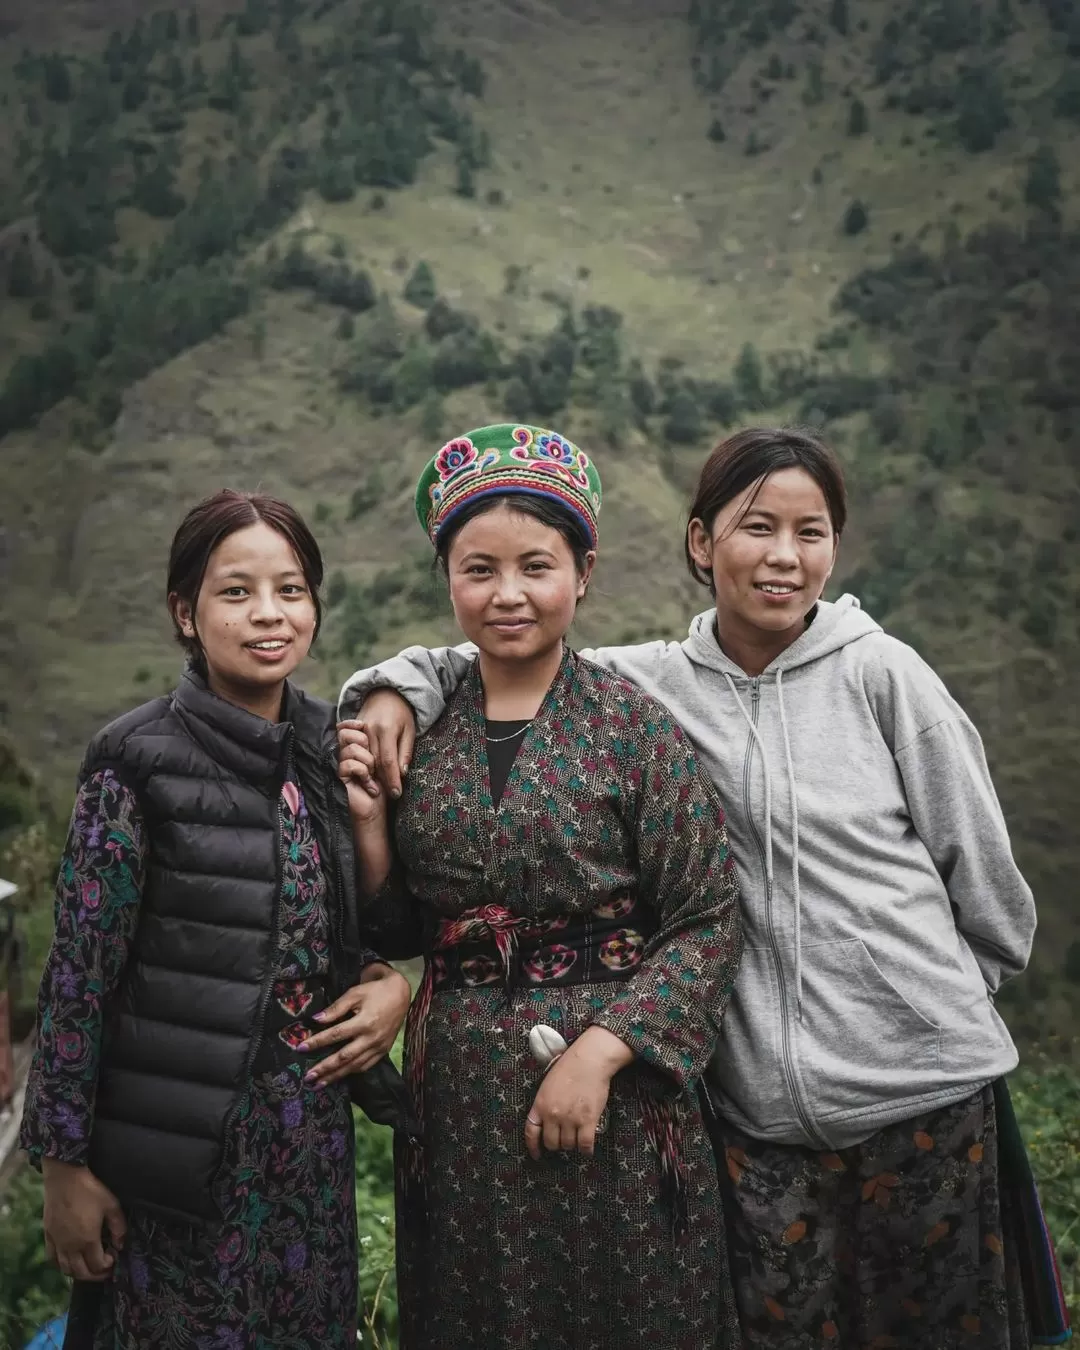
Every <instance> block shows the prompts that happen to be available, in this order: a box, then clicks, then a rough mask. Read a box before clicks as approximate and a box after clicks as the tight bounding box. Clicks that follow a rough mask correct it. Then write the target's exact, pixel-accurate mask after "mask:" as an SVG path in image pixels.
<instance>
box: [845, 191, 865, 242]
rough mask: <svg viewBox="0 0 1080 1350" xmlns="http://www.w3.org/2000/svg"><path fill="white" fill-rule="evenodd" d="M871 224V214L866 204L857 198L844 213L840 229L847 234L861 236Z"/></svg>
mask: <svg viewBox="0 0 1080 1350" xmlns="http://www.w3.org/2000/svg"><path fill="white" fill-rule="evenodd" d="M869 224H870V212H869V210H868V209H867V207H866V205H865V203H863V202H861V201H859V200H858V198H856V200H855V201H853V202H851V203H850V204H849V205H848V208H847V210H846V211H845V212H844V217H843V220H842V221H841V222H840V228H841V229H842V230H843V232H844V233H845V234H861V233H862V232H863V230H865V229H866V228H867V226H868V225H869Z"/></svg>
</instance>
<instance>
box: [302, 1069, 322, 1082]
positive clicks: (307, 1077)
mask: <svg viewBox="0 0 1080 1350" xmlns="http://www.w3.org/2000/svg"><path fill="white" fill-rule="evenodd" d="M318 1081H319V1075H318V1074H317V1073H316V1072H315V1070H314V1069H309V1070H308V1071H307V1073H306V1074H304V1082H305V1083H317V1082H318Z"/></svg>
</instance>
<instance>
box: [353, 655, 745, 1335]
mask: <svg viewBox="0 0 1080 1350" xmlns="http://www.w3.org/2000/svg"><path fill="white" fill-rule="evenodd" d="M396 837H397V844H398V850H399V853H400V857H401V861H402V863H403V865H404V870H405V875H406V878H407V892H406V890H405V889H404V888H402V887H400V886H397V887H395V886H394V885H393V884H390V885H388V886H387V887H385V888H384V889H383V891H382V892H381V893H380V895H379V896H377V897H376V898H375V900H374V901H373V908H374V909H376V910H377V909H378V907H379V906H380V905H381V906H382V907H383V910H384V911H385V912H384V914H383V918H384V919H385V921H386V922H387V924H388V925H389V924H390V922H391V919H390V917H389V915H390V913H391V912H392V913H393V916H394V917H395V918H397V919H400V916H401V913H402V910H403V909H404V907H405V905H406V904H411V905H413V906H414V912H415V915H416V920H417V923H418V925H423V927H424V929H425V931H426V932H427V933H428V934H429V941H428V943H427V946H428V948H429V953H428V962H427V965H428V968H429V969H430V971H431V972H432V973H431V975H430V976H429V977H428V978H430V979H431V980H432V988H433V993H432V995H431V1002H430V1012H429V1015H428V1017H427V1021H426V1028H425V1034H424V1038H423V1039H424V1045H425V1049H424V1056H423V1066H422V1068H423V1088H422V1094H421V1106H422V1114H423V1117H424V1128H425V1142H424V1152H423V1160H422V1172H423V1176H424V1186H425V1193H424V1203H423V1204H422V1205H416V1204H414V1203H413V1202H412V1200H411V1199H410V1196H411V1195H412V1194H413V1193H414V1187H413V1185H412V1183H411V1182H410V1180H409V1169H410V1162H411V1159H410V1158H409V1157H408V1156H407V1150H401V1154H400V1155H399V1229H398V1231H399V1260H398V1279H399V1300H400V1305H401V1313H402V1327H403V1338H402V1345H403V1347H406V1348H407V1350H469V1348H470V1347H476V1348H477V1350H479V1347H484V1350H517V1347H521V1350H525V1347H530V1348H532V1350H571V1348H572V1350H631V1348H632V1347H646V1346H648V1347H656V1346H663V1347H664V1350H715V1348H716V1347H726V1346H729V1345H732V1344H734V1339H733V1338H734V1327H735V1321H734V1313H733V1305H732V1299H731V1288H730V1280H729V1276H728V1271H727V1264H726V1253H725V1240H724V1229H723V1224H722V1220H721V1208H720V1200H719V1194H718V1185H717V1173H716V1163H715V1159H714V1155H713V1152H712V1149H711V1147H710V1142H709V1138H708V1135H707V1132H706V1129H705V1127H704V1125H703V1122H702V1116H701V1112H700V1109H699V1105H698V1098H697V1093H696V1082H697V1079H698V1077H699V1075H700V1074H701V1072H702V1070H703V1068H704V1067H705V1065H706V1063H707V1062H708V1060H709V1058H710V1055H711V1053H712V1049H713V1046H714V1044H715V1040H716V1037H717V1034H718V1032H719V1027H720V1022H721V1018H722V1014H723V1010H724V1007H725V1005H726V1002H727V998H728V995H729V993H730V990H731V986H732V982H733V980H734V976H735V973H736V969H737V966H738V961H739V955H740V952H741V931H740V928H739V920H738V894H737V887H736V881H735V874H734V869H733V867H732V864H731V860H730V858H729V856H728V847H727V839H726V834H725V829H724V825H723V812H722V810H721V807H720V803H719V800H718V798H717V795H716V792H715V789H714V788H713V786H712V784H711V783H709V782H708V780H707V779H705V778H704V777H703V776H702V775H701V774H700V773H699V771H698V769H697V765H696V763H695V760H694V756H693V754H692V752H691V751H690V749H689V746H688V744H687V742H686V740H685V738H684V737H683V734H682V732H681V731H680V729H679V728H678V727H677V726H676V725H675V724H674V723H673V722H672V719H671V717H670V714H668V713H667V711H666V710H665V709H663V708H662V707H661V706H660V705H659V704H657V703H655V702H653V701H652V700H651V699H649V698H648V697H647V696H646V695H644V694H643V693H641V692H640V691H639V690H637V689H634V688H632V687H631V686H629V685H627V684H625V683H624V682H623V681H621V680H619V679H618V678H616V677H614V676H612V675H610V674H608V673H607V672H606V671H603V670H600V669H599V668H598V667H596V666H593V665H591V664H590V663H588V662H586V661H583V660H581V659H579V658H577V657H575V656H573V655H572V654H567V656H566V658H565V660H564V663H563V666H562V668H561V670H560V672H559V674H558V675H557V676H556V679H555V681H554V683H553V685H552V687H551V690H550V691H549V694H548V696H547V699H546V701H545V703H544V705H543V707H542V708H541V710H540V712H539V713H538V714H537V716H536V718H535V719H534V721H533V722H532V724H531V726H530V727H529V728H528V730H527V731H526V732H525V734H524V735H523V737H522V738H521V741H520V749H519V750H518V752H517V755H516V758H515V760H514V763H513V766H512V768H511V770H510V773H509V776H508V778H507V780H506V784H505V788H504V790H503V793H502V795H501V798H500V799H499V800H498V802H493V800H492V796H491V791H490V776H489V764H488V758H487V753H486V749H485V719H484V705H483V690H482V686H481V682H480V677H479V669H478V667H477V668H474V670H473V672H472V675H471V676H470V678H469V679H468V680H467V681H466V682H465V683H464V684H463V685H462V686H461V688H460V689H459V690H458V692H457V694H456V695H455V696H454V698H453V699H452V700H451V702H450V705H449V706H448V708H447V710H446V712H445V714H444V715H443V717H442V718H441V719H440V721H439V723H438V724H437V725H436V726H435V727H434V728H433V729H432V730H431V731H430V732H429V733H428V735H427V736H425V737H424V738H423V739H422V740H421V741H420V742H419V744H418V745H417V747H416V753H415V756H414V759H413V768H412V770H411V772H410V774H409V778H408V784H407V787H406V789H405V794H404V796H403V798H402V800H401V804H400V808H399V812H398V817H397V821H396ZM480 907H492V909H490V910H485V912H493V909H494V908H496V907H497V909H498V911H499V912H501V913H506V912H507V911H509V912H510V913H511V914H512V915H513V916H515V918H516V920H517V921H519V922H523V923H525V924H526V925H527V928H526V929H525V930H523V935H522V944H523V945H522V959H521V961H520V962H519V963H518V964H519V969H517V970H516V972H515V976H514V978H513V979H510V980H508V979H506V978H505V971H504V970H502V969H500V966H499V963H498V962H497V961H494V960H492V959H491V957H490V955H487V956H486V955H484V953H483V952H482V951H481V952H475V953H473V954H472V955H468V956H459V957H457V958H455V955H454V953H451V952H447V953H443V954H440V953H439V952H438V951H437V950H436V951H432V950H431V948H432V942H431V940H430V934H431V932H432V930H433V928H434V927H435V926H436V925H437V923H438V921H440V920H441V921H444V923H445V921H453V920H460V919H461V916H463V915H466V916H467V915H468V914H469V913H471V912H472V911H475V910H477V909H478V908H480ZM374 917H375V921H376V928H377V927H378V915H377V914H376V915H375V916H374ZM620 923H621V924H622V925H623V926H622V927H619V924H620ZM613 924H614V925H615V931H614V932H612V925H613ZM593 930H595V934H596V936H595V937H592V936H590V935H591V934H592V933H593ZM418 931H419V929H418ZM601 932H602V933H604V934H606V937H604V938H603V940H601V939H600V937H599V934H600V933H601ZM526 937H529V938H531V940H532V943H533V949H532V954H531V955H530V956H528V959H526V957H525V943H526ZM545 944H546V945H545ZM416 946H417V950H419V949H420V946H421V942H420V940H419V938H418V939H417V943H416ZM435 946H436V947H437V946H438V942H437V940H436V942H435ZM461 950H462V951H463V952H464V951H466V950H467V949H466V948H462V949H461ZM492 951H494V948H492ZM451 965H453V966H454V969H455V970H456V971H457V972H458V974H457V977H456V978H454V979H449V978H444V976H445V975H446V972H447V970H448V968H449V966H451ZM613 972H614V973H615V974H617V975H618V976H619V977H620V979H621V982H619V980H612V979H610V978H608V977H609V976H611V974H612V973H613ZM410 1021H412V1019H410ZM538 1023H546V1024H547V1025H549V1026H551V1027H553V1028H555V1029H557V1030H558V1031H559V1032H561V1034H562V1035H563V1036H564V1037H565V1038H566V1040H567V1041H568V1042H572V1041H573V1040H574V1038H575V1037H576V1036H578V1035H579V1034H580V1033H581V1032H582V1031H583V1030H585V1029H586V1028H587V1027H589V1026H593V1025H596V1026H603V1027H606V1028H607V1029H608V1030H610V1031H612V1032H613V1033H614V1034H615V1035H617V1036H619V1037H621V1038H622V1039H623V1040H624V1041H625V1042H626V1043H627V1044H628V1045H629V1046H630V1047H631V1048H632V1049H633V1050H634V1051H635V1053H636V1055H637V1059H636V1061H635V1063H634V1064H633V1065H632V1066H630V1067H629V1068H627V1069H624V1070H623V1071H622V1072H621V1073H619V1074H617V1075H616V1077H615V1079H614V1080H613V1083H612V1092H611V1096H610V1098H609V1102H608V1105H607V1108H606V1110H605V1112H604V1116H603V1117H602V1118H601V1124H600V1132H599V1135H598V1139H597V1144H596V1152H595V1155H594V1156H593V1157H591V1158H590V1157H586V1156H584V1155H582V1154H579V1153H576V1152H574V1153H545V1154H544V1155H543V1156H542V1158H541V1160H540V1161H539V1162H534V1161H532V1160H531V1159H530V1158H529V1156H528V1154H527V1152H526V1149H525V1145H524V1125H525V1116H526V1113H527V1112H528V1110H529V1107H530V1106H531V1104H532V1101H533V1099H534V1097H535V1094H536V1092H537V1089H538V1087H539V1085H540V1080H541V1077H542V1071H541V1069H540V1067H539V1066H538V1064H537V1063H536V1061H535V1060H534V1059H533V1057H532V1055H531V1053H530V1051H529V1046H528V1033H529V1031H530V1029H531V1028H532V1027H534V1026H535V1025H537V1024H538ZM417 1054H418V1038H417V1036H415V1035H410V1037H409V1039H408V1041H407V1045H406V1056H407V1060H408V1061H409V1062H408V1064H407V1067H408V1069H409V1070H410V1071H411V1072H412V1073H413V1075H414V1076H416V1073H417V1065H416V1062H415V1060H416V1056H417ZM658 1103H659V1104H660V1105H661V1107H662V1111H663V1113H664V1115H665V1119H666V1120H667V1121H668V1123H669V1126H670V1130H671V1137H673V1138H674V1140H675V1141H676V1145H677V1151H678V1154H679V1162H680V1167H681V1175H682V1179H683V1183H684V1186H683V1194H684V1197H685V1208H684V1211H683V1213H682V1218H681V1221H680V1218H679V1216H678V1215H677V1214H676V1212H675V1210H676V1206H675V1205H674V1203H673V1200H672V1198H671V1194H670V1190H669V1188H668V1187H666V1185H665V1177H664V1171H663V1165H662V1161H661V1153H660V1151H659V1150H658V1149H657V1148H655V1147H654V1146H653V1144H652V1143H651V1142H650V1139H651V1138H652V1137H653V1136H652V1135H650V1129H649V1120H648V1117H649V1115H650V1112H651V1111H652V1110H653V1109H654V1108H655V1107H656V1105H657V1104H658Z"/></svg>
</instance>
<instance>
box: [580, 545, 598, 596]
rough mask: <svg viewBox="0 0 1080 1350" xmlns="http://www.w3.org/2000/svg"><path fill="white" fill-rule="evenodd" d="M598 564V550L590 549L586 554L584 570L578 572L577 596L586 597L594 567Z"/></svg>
mask: <svg viewBox="0 0 1080 1350" xmlns="http://www.w3.org/2000/svg"><path fill="white" fill-rule="evenodd" d="M595 566H596V550H595V549H590V550H589V551H588V553H586V554H585V567H584V570H583V571H581V572H579V573H578V585H577V598H578V599H579V600H584V599H585V592H586V591H587V590H588V589H589V581H590V580H591V578H592V574H593V568H594V567H595Z"/></svg>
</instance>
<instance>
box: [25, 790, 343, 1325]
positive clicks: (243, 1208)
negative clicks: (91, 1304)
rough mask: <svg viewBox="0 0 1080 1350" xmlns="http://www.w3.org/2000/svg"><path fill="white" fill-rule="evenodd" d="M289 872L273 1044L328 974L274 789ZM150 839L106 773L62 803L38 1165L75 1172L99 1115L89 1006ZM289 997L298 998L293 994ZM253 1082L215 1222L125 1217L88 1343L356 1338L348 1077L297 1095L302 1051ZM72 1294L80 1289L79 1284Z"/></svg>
mask: <svg viewBox="0 0 1080 1350" xmlns="http://www.w3.org/2000/svg"><path fill="white" fill-rule="evenodd" d="M282 799H283V800H282V812H281V818H282V821H283V828H284V830H285V841H284V842H285V850H284V854H285V868H284V874H283V890H282V897H281V923H280V942H279V946H278V954H277V971H276V983H275V987H274V994H275V997H276V1000H277V1005H278V1007H277V1011H278V1014H279V1015H278V1017H277V1022H278V1023H280V1024H281V1026H282V1030H281V1032H280V1033H279V1034H280V1035H281V1036H282V1039H283V1040H284V1041H285V1043H286V1044H290V1042H289V1041H288V1039H287V1038H288V1036H289V1034H290V1026H292V1028H293V1029H295V1020H293V1021H292V1022H290V1019H291V1018H294V1014H297V1013H299V1012H300V1011H301V1009H300V1007H299V1006H298V1003H297V989H298V981H301V980H304V979H309V978H310V977H312V976H318V975H321V974H324V973H325V972H326V971H327V970H328V967H329V927H328V917H327V908H326V887H325V881H324V878H323V873H322V870H321V867H320V862H319V851H318V845H317V843H316V840H315V836H314V831H313V829H312V826H311V821H310V819H309V817H308V814H307V810H306V808H305V805H304V800H303V796H302V794H301V792H300V790H299V788H298V787H297V785H296V784H295V783H292V782H287V783H286V784H285V785H284V787H283V789H282ZM146 857H147V840H146V829H145V825H144V822H143V819H142V816H141V813H140V809H139V805H138V801H137V799H136V797H135V796H134V794H133V793H132V792H131V791H130V790H129V789H128V788H127V787H126V786H125V785H123V784H122V783H121V782H120V781H119V780H118V779H117V777H116V775H115V774H114V773H113V772H112V771H111V770H107V769H106V770H102V771H101V772H99V773H96V774H94V775H93V776H92V777H91V778H89V779H88V780H87V781H86V783H85V784H84V785H83V787H82V789H81V791H80V792H79V795H78V798H77V800H76V803H75V810H74V814H73V817H72V822H71V829H70V833H69V836H68V841H67V847H66V849H65V852H64V857H63V862H62V864H61V868H60V876H59V880H58V882H57V892H56V936H55V938H54V941H53V946H52V950H51V952H50V954H49V958H48V962H47V964H46V968H45V974H44V977H43V979H42V985H41V994H40V998H39V1017H40V1034H39V1043H38V1048H37V1051H36V1054H35V1056H34V1060H33V1064H32V1066H31V1070H30V1079H29V1084H28V1090H27V1098H26V1109H25V1114H24V1119H23V1129H22V1146H23V1147H24V1148H25V1149H26V1150H27V1151H28V1152H29V1153H30V1155H31V1157H32V1158H34V1159H35V1160H40V1159H41V1158H45V1157H48V1158H58V1159H60V1160H62V1161H64V1162H70V1163H83V1162H85V1160H86V1157H87V1152H88V1142H89V1138H90V1133H91V1130H92V1127H93V1119H94V1094H95V1087H96V1081H97V1065H98V1057H99V1051H100V1045H101V1032H102V1012H103V1008H104V1007H105V1005H106V1003H107V1000H108V998H109V996H110V994H111V993H112V992H113V991H114V990H115V989H116V988H117V986H118V984H119V981H120V979H121V977H122V974H123V971H124V967H125V964H126V960H127V955H128V951H129V947H130V944H131V942H132V939H133V937H134V934H135V929H136V925H137V922H138V916H139V897H140V893H141V889H142V883H143V874H144V868H145V865H146ZM301 1002H302V998H301ZM288 1059H289V1055H288V1054H287V1053H286V1054H285V1056H284V1061H285V1062H282V1061H281V1057H279V1063H278V1064H277V1065H276V1066H275V1067H274V1068H273V1069H272V1070H267V1071H266V1072H264V1073H259V1072H258V1071H256V1073H255V1075H254V1076H253V1078H252V1081H251V1083H250V1085H249V1087H248V1090H247V1092H246V1094H245V1095H244V1097H243V1100H242V1102H241V1105H240V1108H239V1111H238V1113H237V1115H236V1117H235V1120H234V1123H233V1126H232V1129H231V1131H230V1133H229V1136H228V1138H227V1140H226V1146H225V1164H224V1167H223V1169H222V1181H221V1193H220V1197H219V1199H220V1200H221V1203H222V1206H223V1212H224V1216H225V1223H224V1226H223V1227H222V1229H221V1230H220V1231H219V1232H215V1233H214V1234H213V1235H212V1236H211V1235H210V1234H208V1233H207V1232H206V1231H203V1230H200V1229H198V1228H197V1227H195V1226H194V1225H184V1224H180V1223H176V1222H166V1221H162V1220H158V1219H152V1218H149V1217H148V1216H147V1215H145V1214H140V1213H139V1212H138V1211H137V1210H136V1211H135V1212H132V1213H129V1214H128V1215H127V1220H128V1234H127V1240H126V1242H125V1245H124V1249H123V1252H122V1254H121V1256H120V1258H119V1260H118V1263H117V1266H116V1270H115V1273H114V1276H113V1278H112V1279H111V1280H110V1281H109V1282H108V1284H106V1285H105V1286H104V1291H105V1296H104V1298H103V1299H102V1301H101V1304H100V1307H99V1310H98V1313H97V1321H96V1327H95V1332H94V1338H93V1345H94V1350H116V1347H119V1346H122V1347H124V1350H150V1348H151V1347H153V1350H170V1347H176V1350H181V1348H182V1350H339V1348H340V1350H344V1348H345V1347H346V1346H348V1347H354V1346H355V1344H356V1208H355V1193H354V1181H353V1125H352V1114H351V1107H350V1103H349V1096H348V1090H347V1088H346V1086H345V1085H344V1084H343V1083H336V1084H332V1085H330V1086H328V1087H324V1088H321V1089H317V1090H312V1089H310V1088H307V1087H305V1086H304V1083H303V1075H304V1073H305V1072H306V1068H307V1067H309V1066H310V1062H309V1064H308V1065H307V1066H305V1065H304V1064H303V1063H302V1062H301V1060H302V1056H300V1055H299V1054H298V1055H297V1056H296V1060H295V1062H292V1063H289V1062H287V1061H288ZM82 1288H83V1289H86V1288H88V1286H82Z"/></svg>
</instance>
